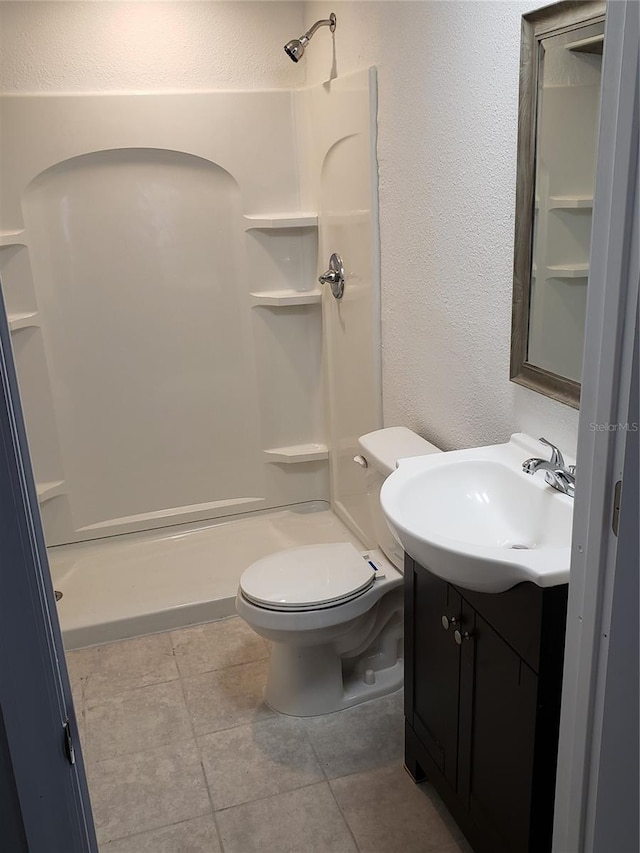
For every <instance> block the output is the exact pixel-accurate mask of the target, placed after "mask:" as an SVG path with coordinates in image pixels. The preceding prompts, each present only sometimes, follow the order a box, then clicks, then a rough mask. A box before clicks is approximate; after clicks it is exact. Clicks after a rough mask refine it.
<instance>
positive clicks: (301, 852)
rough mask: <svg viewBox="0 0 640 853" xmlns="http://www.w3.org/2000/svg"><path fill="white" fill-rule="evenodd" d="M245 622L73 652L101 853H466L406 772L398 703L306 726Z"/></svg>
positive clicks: (440, 810) (426, 789)
mask: <svg viewBox="0 0 640 853" xmlns="http://www.w3.org/2000/svg"><path fill="white" fill-rule="evenodd" d="M268 654H269V652H268V648H267V646H266V645H265V643H264V642H263V641H262V640H261V639H260V638H259V637H257V636H256V635H255V634H254V633H253V632H252V631H251V630H250V629H249V628H248V627H247V626H246V625H245V624H244V623H243V622H242V621H241V620H240V619H238V618H231V619H225V620H223V621H220V622H211V623H208V624H206V625H197V626H195V627H191V628H184V629H182V630H180V631H171V632H167V633H164V634H153V635H151V636H146V637H139V638H136V639H133V640H125V641H124V642H120V643H112V644H109V645H104V646H96V647H94V648H90V649H83V650H80V651H75V652H69V654H68V655H67V660H68V664H69V670H70V673H71V680H72V686H73V690H74V696H75V701H76V711H77V714H78V719H79V724H80V731H81V738H82V745H83V753H84V757H85V762H86V765H87V773H88V777H89V788H90V793H91V800H92V804H93V812H94V819H95V823H96V829H97V833H98V841H99V844H100V850H101V853H205V851H207V853H254V851H269V853H356V852H357V851H360V853H436V851H437V853H470V848H469V847H468V845H467V844H466V842H465V841H464V840H463V839H462V836H461V834H460V831H459V830H458V828H457V827H456V825H455V824H454V823H453V821H452V820H451V817H450V816H449V815H448V813H447V811H446V809H445V808H444V806H443V805H442V803H441V801H440V800H439V798H438V796H437V794H436V793H435V792H434V791H433V789H432V788H430V786H429V785H428V784H424V785H420V786H417V785H415V784H414V783H413V782H412V781H411V780H410V778H409V777H408V776H407V774H406V773H405V771H404V770H403V767H402V731H403V716H402V694H401V693H396V694H394V695H393V696H388V697H384V698H382V699H376V700H373V701H371V702H367V703H365V704H363V705H360V706H358V707H356V708H352V709H349V710H347V711H341V712H339V713H337V714H330V715H328V716H325V717H313V718H309V719H304V720H301V719H296V718H293V717H284V716H280V715H278V714H275V713H274V712H273V711H271V710H270V709H269V708H268V707H267V706H266V705H265V704H264V702H263V700H262V690H263V686H264V681H265V676H266V667H267V658H268Z"/></svg>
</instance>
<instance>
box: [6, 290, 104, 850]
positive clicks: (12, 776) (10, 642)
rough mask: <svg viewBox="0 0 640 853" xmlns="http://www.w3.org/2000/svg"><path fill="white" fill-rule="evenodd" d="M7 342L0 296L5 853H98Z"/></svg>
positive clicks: (24, 433) (13, 371)
mask: <svg viewBox="0 0 640 853" xmlns="http://www.w3.org/2000/svg"><path fill="white" fill-rule="evenodd" d="M27 333H28V332H27ZM10 334H11V333H10V331H9V325H8V322H7V315H6V311H5V308H4V304H3V301H2V298H1V288H0V578H1V582H2V589H1V594H0V723H2V727H1V728H2V729H3V731H0V735H1V738H0V740H2V741H3V744H0V746H2V748H1V749H0V790H3V791H5V790H7V791H9V792H10V793H11V796H10V797H9V798H5V797H3V798H2V802H0V824H1V825H2V826H3V827H5V826H10V827H12V829H10V832H12V836H10V837H12V843H13V846H12V848H11V849H12V853H14V851H15V853H22V850H25V851H26V850H28V851H29V853H51V851H53V850H59V851H63V850H64V851H65V853H85V851H88V853H97V850H98V847H97V842H96V837H95V830H94V826H93V818H92V815H91V805H90V801H89V792H88V788H87V780H86V775H85V769H84V763H83V759H82V750H81V747H80V739H79V736H78V725H77V721H76V716H75V711H74V707H73V699H72V695H71V686H70V682H69V675H68V672H67V666H66V662H65V657H64V646H63V643H62V636H61V633H60V625H59V622H58V615H57V612H56V604H55V595H54V591H53V585H52V581H51V575H50V572H49V566H48V561H47V551H46V547H45V542H44V535H43V531H42V524H41V520H40V511H39V505H38V499H37V495H36V489H35V482H34V478H33V471H32V467H31V460H30V457H29V449H28V444H27V437H26V432H25V427H24V420H23V416H22V407H21V404H20V397H19V393H18V384H17V379H16V371H15V365H14V361H13V353H12V349H11V339H10ZM72 759H73V763H72Z"/></svg>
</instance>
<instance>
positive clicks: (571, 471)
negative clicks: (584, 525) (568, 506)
mask: <svg viewBox="0 0 640 853" xmlns="http://www.w3.org/2000/svg"><path fill="white" fill-rule="evenodd" d="M539 440H540V441H541V442H542V444H546V445H547V447H550V448H551V459H549V460H547V459H536V458H535V457H534V458H532V459H525V461H524V462H523V463H522V470H523V471H524V472H525V474H535V473H536V472H538V471H544V472H545V481H546V482H547V483H548V484H549V485H550V486H553V488H554V489H557V490H558V491H559V492H562V494H563V495H568V496H569V497H570V498H572V497H574V495H575V490H576V466H575V465H565V462H564V456H563V455H562V453H561V452H560V450H559V449H558V448H557V447H556V446H555V444H551V442H550V441H547V439H546V438H541V439H539Z"/></svg>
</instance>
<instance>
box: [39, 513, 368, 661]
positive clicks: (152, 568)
mask: <svg viewBox="0 0 640 853" xmlns="http://www.w3.org/2000/svg"><path fill="white" fill-rule="evenodd" d="M316 542H317V543H324V542H351V543H352V544H353V545H354V546H355V547H357V548H358V549H362V547H363V546H362V544H361V543H360V542H359V541H358V539H357V538H356V537H355V536H353V534H352V533H350V532H349V530H348V529H347V528H346V527H345V525H344V524H343V523H342V522H341V521H340V520H339V519H338V518H337V517H336V516H335V515H334V513H333V512H332V511H331V510H330V509H329V506H328V504H326V503H324V502H320V501H316V502H312V503H305V504H297V505H296V506H293V507H287V508H284V509H279V510H274V511H272V512H260V513H252V514H250V515H245V516H242V517H238V516H234V517H233V518H227V519H222V520H217V521H208V522H199V523H197V524H186V525H179V526H176V527H164V528H161V529H159V530H150V531H145V532H143V533H130V534H126V535H122V536H113V537H110V538H108V539H94V540H92V541H90V542H80V543H77V544H74V545H59V546H56V547H54V548H49V564H50V567H51V575H52V577H53V582H54V586H55V588H56V589H57V590H59V591H60V592H61V593H62V598H61V599H60V600H59V601H58V604H57V606H58V614H59V616H60V623H61V626H62V632H63V636H64V641H65V646H66V648H67V649H78V648H82V647H84V646H91V645H95V644H96V643H106V642H110V641H113V640H122V639H125V638H127V637H135V636H139V635H141V634H149V633H152V632H154V631H167V630H169V629H172V628H181V627H184V626H186V625H193V624H196V623H197V622H207V621H210V620H213V619H220V618H222V617H224V616H230V615H231V614H232V613H235V606H234V599H235V594H236V589H237V587H238V581H239V580H240V575H241V574H242V572H243V571H244V569H245V568H246V567H247V566H248V565H249V564H250V563H252V562H254V560H257V559H259V558H260V557H265V556H267V555H268V554H273V553H274V552H275V551H280V550H282V549H283V548H295V547H297V546H299V545H312V544H314V543H316Z"/></svg>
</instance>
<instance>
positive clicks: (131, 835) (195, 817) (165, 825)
mask: <svg viewBox="0 0 640 853" xmlns="http://www.w3.org/2000/svg"><path fill="white" fill-rule="evenodd" d="M201 817H211V815H210V814H209V812H202V814H197V815H193V817H187V818H184V819H183V820H176V821H174V822H173V823H163V824H162V826H152V827H149V828H148V829H143V830H142V831H141V832H130V833H129V835H118V836H117V838H116V837H114V838H107V839H106V841H103V842H102V843H101V844H99V845H98V846H99V847H100V848H102V846H103V845H107V844H111V843H112V842H116V841H128V840H129V839H130V838H139V837H140V836H141V835H146V833H148V832H160V831H161V830H163V829H171V828H172V827H174V826H180V824H182V823H189V821H191V820H199V819H200V818H201Z"/></svg>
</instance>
